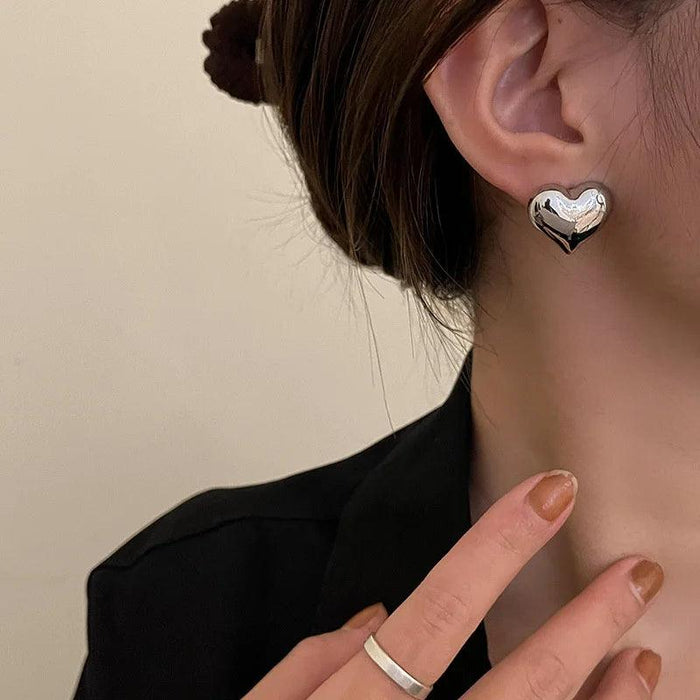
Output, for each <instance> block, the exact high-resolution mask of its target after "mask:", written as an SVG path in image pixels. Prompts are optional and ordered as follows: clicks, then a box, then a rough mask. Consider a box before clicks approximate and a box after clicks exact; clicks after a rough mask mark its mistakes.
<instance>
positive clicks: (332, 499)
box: [74, 351, 490, 700]
mask: <svg viewBox="0 0 700 700" xmlns="http://www.w3.org/2000/svg"><path fill="white" fill-rule="evenodd" d="M472 357H473V354H472V351H470V352H469V354H468V355H467V357H466V359H465V361H464V364H463V365H462V369H461V371H460V374H459V376H458V378H457V380H456V382H455V384H454V386H453V388H452V390H451V392H450V395H449V396H448V397H447V399H446V401H445V402H444V403H443V404H442V405H441V406H438V407H437V408H435V409H434V410H432V411H430V412H429V413H427V414H425V415H423V416H422V417H421V418H419V419H417V420H415V421H414V422H413V423H410V424H408V425H406V426H404V427H403V428H400V429H399V430H397V431H395V432H394V433H391V434H390V435H387V436H386V437H384V438H383V439H381V440H379V441H378V442H375V443H374V444H372V445H370V446H369V447H367V448H366V449H364V450H362V451H361V452H358V453H357V454H355V455H352V456H350V457H347V458H345V459H342V460H340V461H337V462H334V463H331V464H326V465H323V466H320V467H316V468H314V469H310V470H307V471H304V472H302V473H300V474H295V475H293V476H289V477H286V478H284V479H278V480H276V481H270V482H268V483H262V484H255V485H251V486H242V487H238V488H216V489H211V490H208V491H204V492H202V493H199V494H197V495H195V496H193V497H191V498H189V499H187V500H186V501H184V502H182V503H180V504H179V505H177V506H176V507H174V508H173V509H172V510H170V511H168V512H166V513H165V514H164V515H162V516H160V517H159V518H158V519H157V520H155V521H154V522H152V523H151V524H150V525H148V526H146V527H145V528H144V529H142V530H141V531H140V532H138V533H137V534H136V535H134V536H133V537H132V538H131V539H129V540H128V541H127V542H125V543H124V544H123V545H121V546H120V547H119V548H118V549H117V550H116V551H115V552H113V553H112V554H111V555H110V556H109V557H108V558H107V559H105V560H104V561H103V562H102V563H100V564H99V565H98V566H96V567H95V568H94V569H93V570H92V571H91V572H90V575H89V577H88V581H87V598H88V622H87V637H88V655H87V658H86V659H85V663H84V665H83V669H82V673H81V676H80V680H79V682H78V687H77V689H76V694H75V696H74V700H111V699H115V700H116V699H117V698H118V699H119V700H131V699H134V700H135V699H136V698H138V700H145V699H147V698H149V699H150V698H164V699H165V698H167V699H168V700H180V699H184V698H187V699H188V700H189V699H192V698H201V699H206V700H232V699H234V698H240V697H241V696H243V695H244V694H245V693H247V692H248V691H249V690H250V689H251V688H252V687H253V686H254V685H255V684H256V683H257V682H258V681H259V680H260V679H261V678H262V677H263V676H264V675H265V674H266V673H267V671H269V670H270V669H271V668H272V667H273V666H274V665H275V664H276V663H277V662H278V661H279V660H280V659H281V658H282V657H283V656H285V655H286V654H287V653H288V652H289V651H290V649H291V648H292V647H293V646H294V645H295V644H296V643H297V642H298V641H300V640H301V639H303V638H304V637H307V636H309V635H313V634H319V633H321V632H327V631H330V630H333V629H337V628H338V627H340V626H341V625H343V623H344V622H346V621H347V620H348V619H349V618H350V617H351V616H352V615H354V614H355V613H356V612H358V611H359V610H361V609H362V608H364V607H366V606H368V605H371V604H373V603H376V602H382V603H384V605H385V607H386V609H387V611H388V612H389V613H391V612H392V611H393V610H394V609H395V608H396V607H397V606H398V605H399V604H400V603H401V602H402V601H403V600H404V599H405V598H406V597H407V596H408V595H409V594H410V593H411V591H412V590H413V589H414V588H416V586H417V585H418V584H419V583H420V582H421V580H422V579H423V578H424V576H425V575H426V574H427V573H428V571H430V569H431V568H432V567H433V566H434V565H435V564H436V563H437V561H438V560H439V559H441V558H442V557H443V556H444V555H445V554H446V553H447V551H448V550H449V549H450V548H451V547H452V545H453V544H454V543H455V542H456V541H457V540H458V539H459V537H461V535H462V534H464V532H465V531H466V530H467V529H468V528H469V527H470V525H471V520H470V512H469V497H468V489H467V486H468V480H469V467H470V459H471V446H472V414H471V402H470V381H471V364H472ZM489 668H490V664H489V660H488V656H487V651H486V634H485V629H484V625H483V622H482V623H481V624H480V625H479V627H478V629H477V631H476V632H475V633H474V635H472V637H471V639H470V640H469V641H468V642H467V644H466V645H465V646H464V647H463V648H462V650H461V652H460V653H459V654H458V656H457V657H456V658H455V660H454V661H453V663H452V664H451V666H450V668H449V669H448V670H447V672H446V673H445V674H444V675H443V676H442V677H441V678H440V679H439V680H438V681H437V683H435V685H434V689H433V692H432V693H431V695H430V700H443V699H447V698H449V699H450V700H453V699H454V698H455V697H459V696H460V695H461V694H462V693H464V692H465V691H466V690H468V689H469V688H470V687H471V686H472V685H473V684H474V683H475V682H476V681H477V680H478V679H479V678H480V677H481V676H482V675H484V674H485V673H486V672H487V671H488V670H489Z"/></svg>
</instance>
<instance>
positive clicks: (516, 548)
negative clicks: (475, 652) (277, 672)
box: [340, 470, 577, 685]
mask: <svg viewBox="0 0 700 700" xmlns="http://www.w3.org/2000/svg"><path fill="white" fill-rule="evenodd" d="M576 489H577V484H576V480H575V477H573V476H572V475H570V474H569V473H568V472H562V471H561V470H557V471H555V472H546V473H540V474H537V475H535V476H532V477H530V478H528V479H526V480H525V481H524V482H522V483H520V484H519V485H518V486H516V487H515V488H513V489H512V490H511V491H510V492H508V493H507V494H506V495H505V496H503V497H502V498H501V499H500V500H498V501H496V503H494V504H493V505H492V506H491V508H489V509H488V510H487V511H486V513H484V515H483V516H482V517H481V518H480V519H479V520H478V521H477V522H476V523H475V524H474V525H473V526H472V527H471V528H470V529H469V530H468V531H467V532H466V533H465V534H464V535H463V536H462V537H461V538H460V540H459V541H458V542H457V543H456V544H455V545H454V546H453V547H452V549H451V550H450V551H449V552H448V553H447V554H446V555H445V556H444V557H443V559H441V560H440V561H439V562H438V563H437V564H436V565H435V566H434V567H433V569H432V570H431V571H430V572H429V573H428V575H427V576H426V577H425V579H424V580H423V581H422V583H421V584H420V585H419V586H418V587H417V588H416V589H415V590H414V591H413V592H412V593H411V595H409V596H408V598H406V600H405V601H404V602H403V603H402V604H401V605H400V606H399V607H398V608H397V609H396V610H395V611H394V612H393V613H392V614H391V615H390V616H389V618H388V619H387V620H386V622H385V623H384V624H383V625H382V626H381V627H380V628H379V630H378V631H377V633H376V634H375V635H374V636H375V638H376V640H377V642H378V643H379V644H380V645H381V647H382V648H383V649H384V650H385V651H386V652H387V654H389V655H390V656H391V657H392V658H393V659H394V660H395V661H396V663H398V664H399V665H400V666H402V667H403V668H404V669H405V670H406V671H407V672H408V673H410V674H411V675H412V676H413V677H414V678H417V679H418V680H420V681H421V682H422V683H424V684H425V685H432V684H433V683H434V682H435V681H436V680H437V679H438V678H439V677H440V676H441V675H442V674H443V673H444V672H445V670H446V669H447V667H448V666H449V665H450V663H451V662H452V660H453V659H454V657H455V656H456V655H457V653H458V652H459V650H460V649H461V648H462V647H463V646H464V643H465V642H466V641H467V639H468V638H469V637H470V636H471V635H472V633H473V632H474V630H475V629H476V628H477V627H478V625H479V624H480V622H481V620H482V619H483V618H484V616H485V615H486V613H487V612H488V610H489V609H490V608H491V606H492V605H493V603H494V602H495V600H496V599H497V598H498V596H499V595H500V594H501V593H502V592H503V590H504V589H505V588H506V586H507V585H508V584H509V583H510V581H511V580H512V579H513V578H514V577H515V575H516V574H517V573H518V572H519V571H520V569H522V567H523V566H524V565H525V564H526V563H527V561H528V560H529V559H530V558H531V557H532V556H533V555H534V554H535V553H536V552H537V551H538V550H539V549H540V548H541V547H542V546H543V545H544V544H545V543H546V542H547V541H549V539H550V538H551V537H552V536H553V535H554V534H555V533H556V532H557V531H558V530H559V528H560V527H561V526H562V525H563V523H564V521H565V520H566V518H567V517H568V515H569V514H570V513H571V510H572V503H573V500H574V497H575V494H576ZM531 491H532V496H531V497H529V496H528V494H530V492H531ZM543 515H544V516H546V517H543ZM547 518H550V519H547ZM358 665H359V670H358V668H355V667H356V666H358ZM371 665H373V662H372V661H371V659H369V658H368V656H367V655H366V654H364V655H358V659H357V660H353V663H352V665H349V666H348V667H347V668H351V667H352V668H351V670H350V671H348V672H350V673H357V672H363V671H364V672H367V673H369V672H370V666H371ZM343 672H344V670H343V671H341V672H340V673H341V675H342V673H343Z"/></svg>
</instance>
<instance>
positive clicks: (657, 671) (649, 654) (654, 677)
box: [634, 649, 661, 693]
mask: <svg viewBox="0 0 700 700" xmlns="http://www.w3.org/2000/svg"><path fill="white" fill-rule="evenodd" d="M634 665H635V666H636V667H637V672H638V673H639V675H640V676H641V677H642V680H643V681H644V683H645V684H646V686H647V689H648V690H649V692H650V693H653V692H654V689H655V688H656V686H657V684H658V682H659V676H660V675H661V657H660V656H659V655H658V654H657V653H655V652H653V651H652V650H651V649H643V650H642V652H641V653H640V654H639V656H638V657H637V659H636V661H635V662H634Z"/></svg>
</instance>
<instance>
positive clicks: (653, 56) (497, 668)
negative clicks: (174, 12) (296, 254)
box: [76, 0, 700, 700]
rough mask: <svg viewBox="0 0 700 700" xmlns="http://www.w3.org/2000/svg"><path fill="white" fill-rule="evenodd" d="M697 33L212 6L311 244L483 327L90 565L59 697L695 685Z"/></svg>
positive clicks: (209, 38)
mask: <svg viewBox="0 0 700 700" xmlns="http://www.w3.org/2000/svg"><path fill="white" fill-rule="evenodd" d="M699 35H700V4H699V3H698V2H697V0H680V1H678V2H671V1H666V0H624V1H623V0H586V1H585V2H584V1H580V2H562V0H502V1H500V2H499V0H374V1H373V2H371V3H367V2H365V1H364V0H325V1H324V2H320V1H319V0H275V1H274V2H269V3H268V4H266V5H265V6H264V7H263V6H261V5H258V4H255V3H252V2H250V1H249V0H241V1H240V2H234V3H231V4H229V5H228V6H226V7H225V8H223V9H222V10H221V11H220V12H219V13H217V14H216V15H215V16H214V17H213V18H212V29H211V30H209V31H207V32H205V35H204V39H205V43H206V44H207V46H208V47H209V48H210V51H211V55H210V56H209V57H208V58H207V61H206V63H205V67H206V69H207V71H208V73H209V74H210V76H211V77H212V80H213V81H214V83H215V84H216V85H217V86H218V87H220V88H221V89H224V90H226V91H227V92H229V93H230V94H231V95H233V96H234V97H236V98H239V99H244V100H247V101H250V102H253V103H258V102H261V101H265V102H268V103H270V104H272V105H274V110H275V114H277V115H278V117H279V120H280V124H281V126H282V128H283V130H284V133H285V135H286V137H287V138H288V139H289V142H290V144H291V145H292V146H293V148H294V153H295V156H296V158H297V161H298V164H299V167H300V170H301V173H302V174H303V176H304V179H305V182H306V184H307V186H308V189H309V193H310V198H311V203H312V205H313V207H314V210H315V212H316V214H317V216H318V218H319V220H320V222H321V223H322V225H323V226H324V228H325V230H326V231H327V232H328V234H329V235H330V236H331V237H332V238H333V240H334V241H335V242H336V243H337V244H338V245H339V246H340V247H341V249H342V250H344V251H345V252H346V253H347V254H348V255H349V256H350V257H351V258H352V259H353V260H355V261H356V262H357V263H358V264H362V265H369V266H378V267H381V268H382V269H383V270H384V271H385V272H387V273H388V274H390V275H393V276H394V277H395V278H396V279H397V280H399V281H400V282H401V284H402V285H404V286H405V287H407V288H409V289H411V290H413V291H414V292H415V294H416V295H417V297H418V298H419V299H420V300H421V301H422V303H423V304H424V306H425V309H426V310H427V311H428V313H430V314H431V317H432V318H433V319H434V320H435V321H436V322H437V323H438V324H441V325H447V323H446V321H445V320H444V318H445V317H444V316H442V315H441V313H440V311H441V310H445V309H446V310H448V311H454V310H455V309H457V310H458V309H460V308H463V309H464V310H466V312H467V317H468V318H469V324H472V326H473V340H474V345H473V349H472V350H471V351H470V353H469V355H468V356H467V358H466V360H465V362H464V365H463V367H462V371H461V373H460V376H459V377H458V379H457V381H456V383H455V385H454V388H453V390H452V392H451V393H450V396H449V397H448V399H447V400H446V402H445V403H444V404H443V405H442V406H440V407H438V408H437V409H435V410H434V411H431V412H430V413H428V414H426V415H425V416H423V417H421V418H419V419H418V420H416V421H414V422H413V423H411V424H410V425H408V426H405V427H404V428H402V429H400V430H398V431H396V433H394V434H392V435H388V436H386V437H385V438H383V439H382V440H380V441H378V442H376V443H375V444H373V445H372V446H370V447H368V448H366V449H364V450H362V451H361V452H358V453H357V454H355V455H353V456H351V457H348V458H346V459H344V460H341V461H339V462H337V463H334V464H330V465H324V466H321V467H318V468H316V469H310V470H308V471H306V472H304V473H302V474H299V475H296V476H293V477H289V478H287V479H284V480H279V481H275V482H270V483H268V484H261V485H256V486H249V487H244V488H238V489H217V490H212V491H208V492H206V493H204V494H199V495H198V496H195V497H194V498H192V499H190V500H189V501H187V502H185V503H183V504H181V505H179V506H178V507H177V508H175V509H173V510H172V511H170V512H169V513H167V514H166V515H164V516H163V517H162V518H160V519H159V520H157V521H156V522H155V523H153V524H151V525H149V526H148V527H147V528H145V529H144V530H143V531H142V532H140V533H138V534H137V535H136V536H135V537H133V538H132V539H131V540H130V541H129V542H127V543H126V544H124V545H122V547H120V548H119V549H118V550H117V551H116V552H115V553H114V554H112V555H111V556H110V557H109V558H108V559H107V560H106V561H105V562H103V563H102V564H101V565H100V566H98V567H96V568H95V569H94V570H93V571H92V572H91V574H90V579H89V584H88V594H89V601H88V602H89V630H88V632H89V643H90V650H89V655H88V658H87V660H86V662H85V666H84V668H83V673H82V676H81V680H80V683H79V688H78V691H77V695H76V697H77V698H81V699H85V698H112V697H114V698H116V697H119V698H132V697H133V698H136V697H139V698H145V697H164V698H165V697H168V698H194V697H197V698H199V697H201V698H224V697H226V698H228V697H241V696H245V697H246V699H247V700H261V699H263V698H280V699H281V700H292V699H294V700H297V699H298V700H301V699H302V698H304V699H306V698H314V700H328V699H331V698H373V699H376V698H382V699H384V698H389V699H394V698H396V700H400V699H401V698H410V697H426V696H428V694H430V697H431V700H432V699H435V700H437V699H438V698H440V699H442V698H456V697H462V696H463V697H465V698H468V699H469V700H495V699H496V698H498V699H500V698H548V699H555V698H556V699H561V700H564V699H565V698H566V699H570V698H576V700H583V699H588V698H597V699H598V700H604V699H606V700H607V699H611V698H615V699H622V700H626V699H628V698H629V699H631V698H647V697H650V696H651V694H652V692H654V697H655V698H660V699H661V700H678V699H679V698H684V699H685V698H689V699H690V698H698V697H700V649H698V646H697V644H696V643H695V632H696V630H697V628H698V624H699V623H700V601H699V600H698V593H697V591H698V585H697V583H696V582H697V580H698V578H699V577H700V516H699V509H698V504H697V503H698V498H699V497H700V470H699V469H698V464H699V463H700V431H698V430H697V424H698V421H699V420H700V391H698V389H697V387H698V386H699V385H700V362H699V360H700V326H699V324H698V318H700V314H699V311H700V236H697V235H696V234H697V233H698V230H697V223H696V222H697V221H698V220H699V216H700V211H699V210H700V161H699V159H698V155H699V151H698V149H699V148H700V119H699V118H698V114H700V109H699V108H700V74H699V73H698V71H697V61H698V42H697V39H698V36H699ZM255 49H257V50H255ZM467 326H468V324H467V323H466V322H465V324H464V325H463V326H462V327H461V328H457V329H455V330H457V331H464V330H465V328H467ZM569 472H573V473H574V474H575V475H576V478H577V480H576V478H574V479H572V478H570V476H569V475H568V473H569ZM577 484H578V491H577ZM557 533H558V537H555V534H557ZM664 574H665V577H664ZM662 584H663V586H662ZM358 611H359V612H358ZM356 613H357V615H355V614H356ZM351 616H352V619H351V620H350V621H348V622H347V623H346V624H344V621H345V620H347V619H348V618H350V617H351ZM654 650H655V651H656V652H658V654H656V653H654ZM660 657H663V674H661V675H660V673H661V667H660ZM655 687H656V690H655V691H654V688H655Z"/></svg>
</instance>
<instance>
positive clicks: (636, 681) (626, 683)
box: [591, 648, 661, 700]
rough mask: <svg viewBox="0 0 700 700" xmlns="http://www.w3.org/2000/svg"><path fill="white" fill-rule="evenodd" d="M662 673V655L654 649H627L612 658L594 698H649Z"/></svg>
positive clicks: (597, 699) (646, 699) (615, 699)
mask: <svg viewBox="0 0 700 700" xmlns="http://www.w3.org/2000/svg"><path fill="white" fill-rule="evenodd" d="M660 673H661V657H660V656H659V655H658V654H656V653H655V652H653V651H652V650H651V649H643V650H642V649H635V648H633V649H625V651H622V652H620V653H619V654H618V655H617V656H616V657H615V658H614V659H613V661H612V663H611V664H610V666H608V669H607V670H606V672H605V675H604V676H603V679H602V680H601V682H600V685H599V686H598V689H597V690H596V692H595V693H594V694H593V695H592V696H591V700H648V698H650V697H651V696H652V693H653V692H654V690H655V689H656V685H657V684H658V681H659V675H660Z"/></svg>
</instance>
